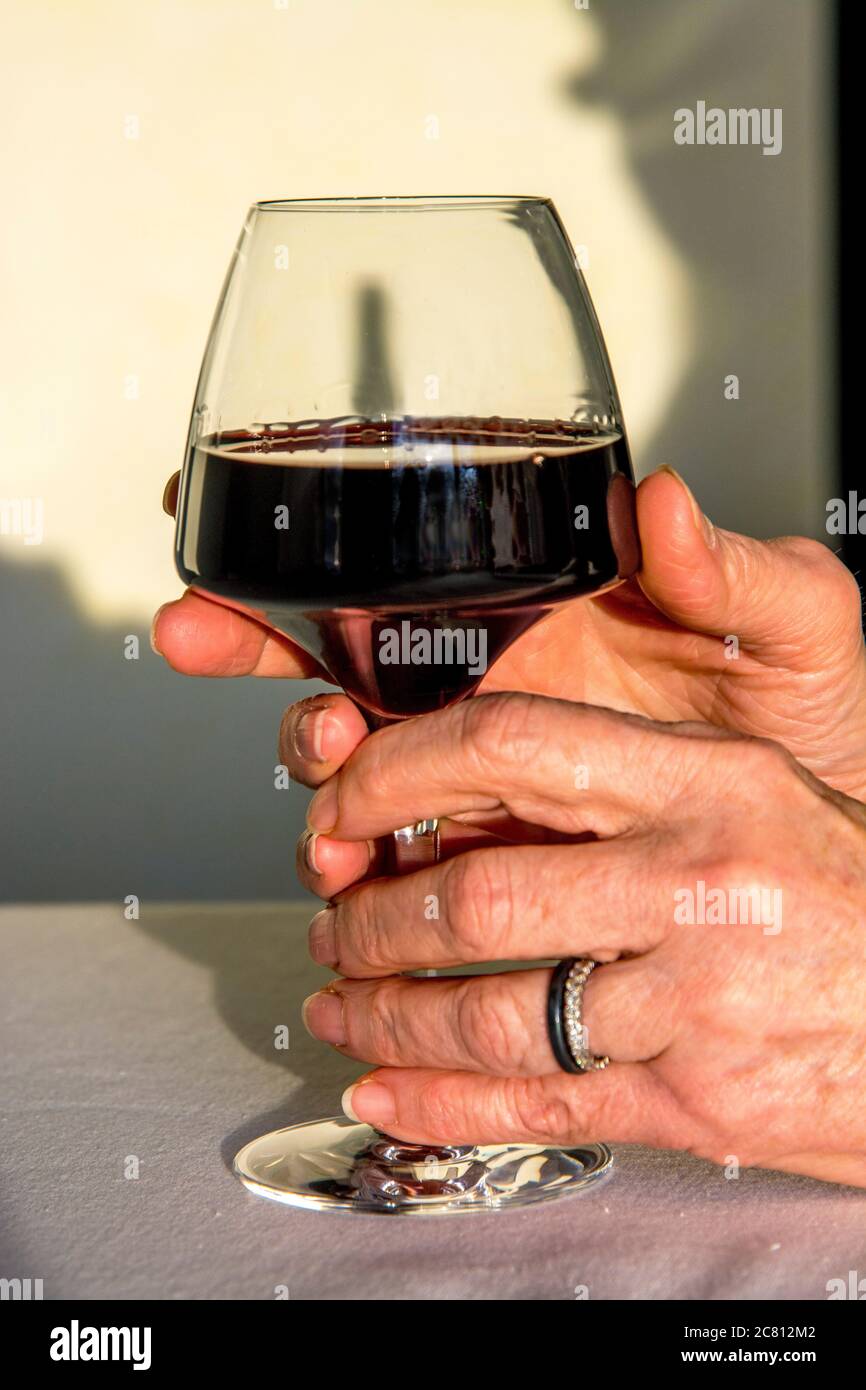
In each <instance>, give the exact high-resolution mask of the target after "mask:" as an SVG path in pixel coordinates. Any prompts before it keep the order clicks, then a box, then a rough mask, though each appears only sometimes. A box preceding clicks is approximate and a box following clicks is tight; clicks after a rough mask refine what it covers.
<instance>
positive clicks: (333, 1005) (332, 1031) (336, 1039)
mask: <svg viewBox="0 0 866 1390" xmlns="http://www.w3.org/2000/svg"><path fill="white" fill-rule="evenodd" d="M301 1018H302V1019H303V1021H304V1027H305V1028H306V1030H307V1032H308V1033H311V1034H312V1036H313V1037H314V1038H318V1040H319V1042H326V1043H333V1045H334V1046H335V1047H343V1046H344V1044H345V1042H346V1030H345V1028H344V1027H343V1001H342V999H341V998H340V996H339V994H333V993H329V992H328V991H327V990H319V992H318V993H317V994H311V995H310V996H309V998H308V999H305V1000H304V1002H303V1004H302V1005H301Z"/></svg>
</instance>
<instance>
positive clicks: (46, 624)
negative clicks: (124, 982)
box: [0, 564, 316, 902]
mask: <svg viewBox="0 0 866 1390" xmlns="http://www.w3.org/2000/svg"><path fill="white" fill-rule="evenodd" d="M0 630H2V632H3V633H4V646H3V656H2V665H3V675H2V698H0V708H2V718H3V728H4V730H5V735H4V739H3V796H2V810H0V816H2V830H0V839H2V844H3V847H4V852H3V872H2V890H0V891H2V897H3V898H4V899H5V900H7V901H36V902H39V901H62V900H81V899H88V898H91V899H111V898H117V899H118V900H120V901H122V900H123V899H124V898H125V897H126V896H127V895H128V894H131V893H134V894H136V895H137V896H138V897H140V898H141V899H143V900H146V899H148V898H150V899H151V900H153V899H154V898H157V899H162V900H166V899H183V898H190V897H193V898H206V899H211V898H234V899H238V898H270V899H280V898H288V897H295V898H297V897H302V896H305V895H304V894H303V893H302V890H301V888H300V886H299V885H298V883H297V880H296V879H295V875H294V842H295V838H296V837H297V835H299V834H300V832H301V830H302V829H303V824H304V812H305V809H306V805H307V801H308V798H309V793H308V792H307V791H306V790H304V789H303V788H301V787H294V786H293V787H291V788H290V789H288V790H285V791H277V790H276V789H275V787H274V765H275V764H276V761H277V751H276V744H277V731H278V728H279V720H280V715H281V713H282V711H283V709H284V708H285V706H286V705H287V704H289V703H291V702H292V701H293V700H296V699H299V698H300V697H301V696H302V695H308V694H309V693H310V691H311V690H313V689H315V688H316V687H314V686H313V685H312V684H311V683H310V682H308V681H306V682H300V681H267V680H262V681H257V680H204V679H190V678H189V677H185V676H179V675H177V674H176V673H175V672H173V671H171V670H170V669H169V668H168V667H167V666H166V665H165V663H164V662H163V660H162V658H161V657H158V656H156V655H155V654H154V652H153V651H152V650H151V647H150V639H149V634H148V632H147V631H146V630H139V629H137V628H135V627H132V628H126V629H124V628H122V627H120V626H104V627H103V626H97V625H94V624H93V623H92V622H90V621H89V620H88V619H87V617H86V616H85V614H84V613H82V611H81V610H80V609H79V608H78V607H77V605H76V604H75V603H74V601H73V599H72V597H71V596H70V593H69V590H68V588H67V586H66V584H65V582H64V580H63V578H62V576H61V574H60V572H59V570H58V569H57V567H55V566H53V565H51V566H40V565H38V564H36V565H27V566H26V567H25V566H23V565H2V564H0ZM130 633H132V634H135V635H137V636H138V638H139V646H140V656H139V659H138V660H137V661H128V660H126V659H125V657H124V641H125V638H126V637H127V635H128V634H130Z"/></svg>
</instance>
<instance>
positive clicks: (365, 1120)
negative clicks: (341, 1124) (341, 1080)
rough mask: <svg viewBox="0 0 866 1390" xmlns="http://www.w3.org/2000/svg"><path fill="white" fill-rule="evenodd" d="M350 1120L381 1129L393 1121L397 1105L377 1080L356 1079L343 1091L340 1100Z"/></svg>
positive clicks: (385, 1087)
mask: <svg viewBox="0 0 866 1390" xmlns="http://www.w3.org/2000/svg"><path fill="white" fill-rule="evenodd" d="M340 1103H341V1105H342V1107H343V1113H344V1114H345V1115H348V1117H349V1119H350V1120H357V1121H359V1122H360V1123H362V1124H365V1125H373V1126H374V1128H376V1129H383V1128H385V1127H386V1126H388V1125H391V1124H393V1123H394V1119H395V1117H396V1114H397V1107H396V1106H395V1104H394V1097H393V1095H392V1094H391V1092H390V1091H389V1090H388V1087H387V1086H382V1085H381V1084H380V1083H379V1082H378V1081H363V1080H362V1081H356V1082H355V1084H354V1086H350V1087H349V1088H348V1090H345V1091H344V1092H343V1098H342V1101H341V1102H340Z"/></svg>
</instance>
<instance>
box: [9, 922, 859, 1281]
mask: <svg viewBox="0 0 866 1390" xmlns="http://www.w3.org/2000/svg"><path fill="white" fill-rule="evenodd" d="M309 915H310V911H309V908H308V907H307V906H305V905H298V904H295V905H285V906H261V905H255V906H250V907H245V906H242V905H238V904H230V905H225V906H219V907H214V906H213V905H209V906H204V907H194V906H166V907H160V908H154V907H149V906H148V905H147V904H146V903H145V904H143V905H142V909H141V918H140V920H139V921H138V922H128V921H125V920H124V917H123V910H122V908H121V907H119V906H106V905H100V906H95V907H87V906H74V907H59V908H58V907H50V908H41V907H17V908H5V909H3V910H2V911H0V952H2V970H0V981H2V982H0V1018H2V1037H0V1078H2V1079H0V1124H2V1131H0V1132H2V1146H0V1152H2V1160H0V1161H2V1192H0V1277H5V1278H16V1277H17V1278H26V1277H30V1278H31V1279H40V1278H41V1279H42V1280H43V1289H44V1296H45V1298H46V1299H50V1298H78V1297H81V1298H112V1299H136V1298H184V1299H186V1298H189V1299H203V1298H249V1299H272V1298H274V1297H275V1290H276V1289H277V1288H278V1286H287V1287H288V1290H289V1296H290V1297H291V1298H292V1299H295V1300H309V1299H343V1298H353V1299H355V1298H357V1299H437V1300H438V1299H443V1300H445V1299H568V1300H570V1299H573V1298H574V1297H575V1289H576V1288H579V1287H581V1286H585V1287H586V1289H587V1290H588V1292H589V1297H590V1298H593V1299H610V1298H625V1299H638V1298H651V1299H672V1298H689V1299H742V1298H753V1297H758V1298H783V1299H787V1298H795V1297H800V1298H807V1299H822V1298H826V1297H827V1292H826V1286H827V1281H828V1280H829V1279H833V1278H840V1277H841V1278H845V1279H847V1278H848V1274H849V1271H851V1270H855V1271H859V1274H860V1276H861V1277H862V1276H863V1275H866V1192H858V1191H854V1190H852V1189H847V1188H838V1187H832V1186H828V1185H825V1184H822V1183H818V1182H812V1181H809V1180H808V1179H805V1178H794V1177H788V1176H785V1175H782V1174H776V1173H768V1172H759V1171H752V1172H746V1173H744V1174H742V1175H741V1177H740V1178H739V1179H738V1180H736V1181H729V1180H726V1179H725V1177H724V1176H723V1174H722V1172H721V1171H720V1170H718V1169H716V1168H714V1167H712V1166H711V1165H710V1164H706V1163H702V1162H699V1161H697V1160H695V1159H692V1158H688V1157H684V1156H681V1155H675V1154H669V1153H656V1152H650V1151H648V1150H645V1149H641V1148H637V1147H629V1146H624V1147H619V1148H618V1149H617V1151H616V1153H617V1171H616V1172H615V1174H614V1176H613V1177H612V1178H611V1179H610V1180H609V1181H608V1182H606V1183H604V1184H603V1185H601V1186H600V1187H599V1188H598V1189H597V1190H596V1191H594V1192H588V1193H587V1194H586V1195H583V1196H578V1197H574V1198H571V1199H567V1200H562V1201H559V1202H554V1203H551V1204H548V1205H547V1206H542V1207H537V1208H533V1209H529V1210H526V1211H515V1212H491V1213H490V1214H489V1215H487V1214H484V1215H478V1216H473V1217H471V1218H469V1217H466V1218H460V1217H456V1218H452V1217H442V1218H433V1219H430V1220H424V1221H418V1220H411V1219H410V1220H408V1221H404V1220H400V1219H398V1220H394V1219H389V1218H388V1217H384V1216H357V1215H355V1214H354V1213H353V1214H323V1213H320V1212H307V1211H299V1210H295V1209H292V1208H289V1207H284V1206H280V1205H278V1204H276V1203H273V1202H267V1201H264V1200H262V1199H261V1198H256V1197H254V1196H252V1195H251V1194H250V1193H248V1192H247V1191H246V1190H245V1189H244V1188H243V1187H242V1186H241V1185H240V1184H239V1183H238V1182H237V1181H236V1179H235V1178H233V1177H232V1175H231V1172H230V1163H231V1158H232V1156H233V1154H234V1152H235V1150H236V1149H237V1148H238V1147H239V1146H240V1145H241V1144H242V1143H243V1142H245V1141H246V1140H247V1139H249V1138H251V1137H253V1136H254V1135H256V1134H258V1133H261V1132H262V1131H264V1130H266V1129H269V1128H275V1127H277V1126H279V1125H280V1124H288V1123H291V1122H292V1121H295V1120H302V1119H311V1118H316V1117H319V1116H323V1115H326V1114H333V1113H337V1112H338V1111H339V1096H340V1092H341V1090H342V1088H343V1086H344V1085H345V1084H346V1083H347V1081H348V1080H349V1079H350V1078H351V1076H352V1075H354V1074H356V1073H357V1072H358V1071H359V1070H360V1068H355V1069H354V1070H353V1069H352V1068H351V1067H350V1066H349V1065H348V1064H347V1063H346V1062H345V1061H344V1060H343V1059H342V1058H340V1057H339V1056H338V1055H336V1054H334V1053H332V1052H331V1051H330V1049H328V1048H326V1047H324V1046H322V1045H320V1044H317V1043H315V1042H313V1041H312V1039H310V1038H308V1037H307V1036H306V1034H305V1033H304V1031H303V1028H302V1026H301V1023H300V1018H299V1005H300V1002H301V1000H302V999H303V998H304V996H305V995H306V994H308V993H309V992H310V991H311V990H312V989H314V988H315V987H316V985H317V983H318V982H319V981H324V980H325V979H326V978H328V975H327V972H324V971H321V970H319V969H317V968H316V967H315V966H313V965H311V964H310V963H309V962H308V960H307V958H306V952H305V937H306V932H305V926H306V922H307V919H308V917H309ZM281 1024H287V1025H288V1026H289V1029H290V1034H291V1046H290V1048H289V1050H288V1051H278V1050H276V1049H275V1048H274V1030H275V1028H277V1027H279V1025H281ZM602 1137H603V1136H602ZM136 1160H137V1167H138V1172H139V1176H138V1177H137V1178H130V1177H127V1176H125V1174H126V1173H127V1172H134V1171H135V1169H136V1162H135V1161H136Z"/></svg>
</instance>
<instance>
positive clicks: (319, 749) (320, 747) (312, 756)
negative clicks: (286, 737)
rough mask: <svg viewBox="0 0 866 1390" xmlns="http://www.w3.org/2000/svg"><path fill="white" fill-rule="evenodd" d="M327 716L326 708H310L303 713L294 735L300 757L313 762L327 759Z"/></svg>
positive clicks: (293, 738)
mask: <svg viewBox="0 0 866 1390" xmlns="http://www.w3.org/2000/svg"><path fill="white" fill-rule="evenodd" d="M327 718H328V711H327V710H324V709H316V710H308V711H307V713H306V714H302V715H301V718H300V719H299V720H298V722H297V724H296V725H295V732H294V734H293V735H292V742H293V743H294V745H295V752H296V753H297V755H298V757H299V758H304V759H306V761H307V762H311V763H323V762H326V761H327V759H326V758H325V752H324V748H325V723H326V721H327Z"/></svg>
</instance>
